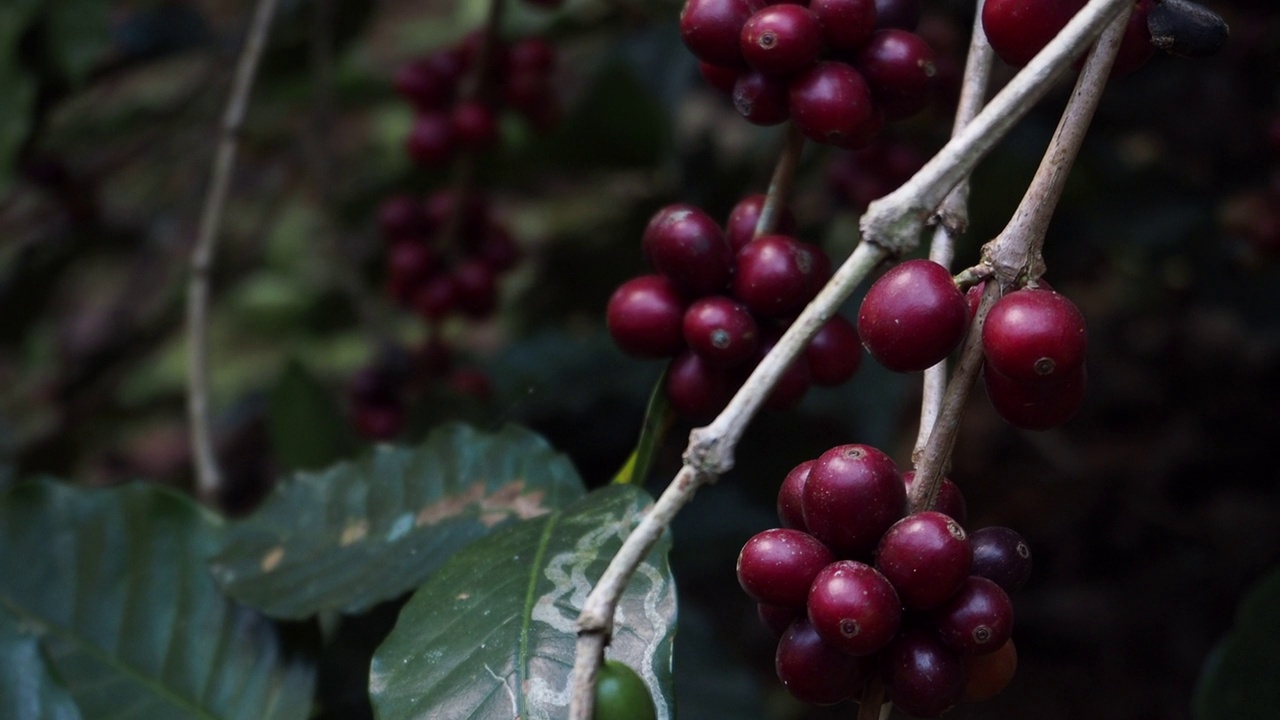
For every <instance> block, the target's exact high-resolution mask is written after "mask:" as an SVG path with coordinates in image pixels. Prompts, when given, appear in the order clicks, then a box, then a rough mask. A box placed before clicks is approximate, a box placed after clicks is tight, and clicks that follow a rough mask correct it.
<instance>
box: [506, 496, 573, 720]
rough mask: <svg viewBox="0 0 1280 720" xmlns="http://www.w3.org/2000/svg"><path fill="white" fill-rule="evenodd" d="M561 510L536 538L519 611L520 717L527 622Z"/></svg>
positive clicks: (526, 659) (526, 710) (523, 709)
mask: <svg viewBox="0 0 1280 720" xmlns="http://www.w3.org/2000/svg"><path fill="white" fill-rule="evenodd" d="M562 515H563V512H561V511H556V512H554V513H552V514H551V516H550V517H549V518H547V525H546V527H544V528H543V529H542V536H541V537H540V538H538V551H537V552H535V553H534V555H533V563H532V564H531V565H530V572H529V587H528V589H527V590H525V595H524V608H523V609H522V610H521V612H520V656H519V657H518V658H516V677H517V679H518V680H519V682H518V683H517V685H516V691H517V692H516V703H517V710H518V712H519V716H520V717H528V716H529V708H528V705H527V704H526V700H525V696H524V683H525V679H526V677H525V676H526V674H527V670H528V666H529V624H530V623H531V622H532V620H533V603H534V592H535V591H536V590H537V588H538V574H539V573H540V572H541V570H542V558H543V557H544V556H545V555H546V553H547V546H548V545H550V544H551V533H552V530H554V529H555V526H556V523H557V522H559V520H560V518H561V516H562Z"/></svg>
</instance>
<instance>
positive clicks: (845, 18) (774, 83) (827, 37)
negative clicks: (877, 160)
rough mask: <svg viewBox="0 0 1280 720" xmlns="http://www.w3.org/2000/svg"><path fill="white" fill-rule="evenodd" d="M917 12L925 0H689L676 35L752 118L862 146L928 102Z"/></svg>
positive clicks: (929, 66) (930, 55) (929, 85)
mask: <svg viewBox="0 0 1280 720" xmlns="http://www.w3.org/2000/svg"><path fill="white" fill-rule="evenodd" d="M919 17H920V7H919V0H809V1H808V2H797V3H778V4H771V3H767V2H765V0H686V2H685V5H684V9H683V10H682V12H681V14H680V35H681V37H682V38H683V39H684V43H685V46H686V47H688V48H689V50H690V51H691V52H692V53H693V54H694V55H695V56H697V58H698V60H699V61H700V64H699V68H700V70H701V72H702V75H703V77H704V78H705V79H706V80H707V82H708V83H710V84H711V86H712V87H715V88H717V89H719V90H721V91H723V92H726V93H729V94H731V95H732V97H733V104H734V107H736V108H737V110H738V112H739V113H740V114H741V115H742V116H743V117H744V118H746V119H747V120H748V121H749V122H752V123H755V124H757V125H776V124H779V123H783V122H786V121H787V120H791V121H792V122H793V123H794V124H795V126H796V128H798V129H799V130H800V132H801V133H803V134H804V135H805V136H806V137H808V138H809V139H811V140H813V141H815V142H819V143H823V144H827V145H834V146H837V147H842V148H860V147H863V146H865V145H866V144H867V142H868V141H869V140H870V139H871V138H872V137H874V136H875V135H876V134H877V133H879V132H880V130H881V128H882V127H883V126H884V124H885V122H886V121H890V120H899V119H902V118H906V117H909V116H911V115H914V114H916V113H917V112H919V111H920V110H922V109H924V108H925V107H926V106H927V105H928V103H929V101H930V99H931V98H932V95H933V84H934V83H933V80H934V76H935V75H936V74H937V67H936V64H935V55H934V51H933V49H932V48H931V47H930V45H929V43H928V42H927V41H926V40H925V39H924V38H922V37H920V36H919V35H916V34H915V33H914V32H912V30H914V29H915V27H916V24H917V23H918V21H919Z"/></svg>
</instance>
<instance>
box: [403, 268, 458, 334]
mask: <svg viewBox="0 0 1280 720" xmlns="http://www.w3.org/2000/svg"><path fill="white" fill-rule="evenodd" d="M412 302H413V310H414V312H416V313H417V314H418V315H420V316H421V317H422V318H423V319H424V320H426V321H427V322H429V323H430V322H436V321H439V320H441V319H443V318H444V317H445V316H446V315H448V314H449V313H451V312H453V310H454V308H456V307H457V305H458V283H457V281H455V280H454V279H453V277H452V276H451V275H437V276H435V277H433V278H430V279H428V280H427V281H426V282H424V283H422V285H421V286H419V287H418V291H417V292H416V293H414V295H413V301H412Z"/></svg>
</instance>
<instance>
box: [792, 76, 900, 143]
mask: <svg viewBox="0 0 1280 720" xmlns="http://www.w3.org/2000/svg"><path fill="white" fill-rule="evenodd" d="M788 100H789V103H790V106H791V119H792V120H793V121H794V122H795V124H796V127H797V128H799V129H800V132H802V133H804V135H805V137H807V138H809V139H811V140H814V141H815V142H820V143H823V144H826V145H835V146H836V147H842V148H846V149H853V148H860V147H862V146H864V145H866V144H867V141H869V140H870V139H871V136H872V135H874V134H875V132H876V130H877V129H878V128H876V127H875V122H874V119H873V108H872V103H871V90H870V88H868V86H867V83H866V80H864V79H863V77H862V75H861V74H859V73H858V71H857V70H854V69H853V68H852V67H850V66H849V65H846V64H844V63H842V62H837V61H834V60H826V61H823V62H820V63H817V64H815V65H814V66H812V67H811V68H809V69H808V70H806V71H805V72H803V73H801V74H800V75H798V76H796V77H795V79H793V80H792V81H791V86H790V90H789V96H788Z"/></svg>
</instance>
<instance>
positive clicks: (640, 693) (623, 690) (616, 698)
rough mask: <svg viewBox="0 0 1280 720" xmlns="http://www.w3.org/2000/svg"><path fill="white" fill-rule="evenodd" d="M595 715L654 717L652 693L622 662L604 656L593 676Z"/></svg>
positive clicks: (609, 719)
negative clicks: (601, 664)
mask: <svg viewBox="0 0 1280 720" xmlns="http://www.w3.org/2000/svg"><path fill="white" fill-rule="evenodd" d="M595 717H596V718H600V720H656V718H657V711H656V710H655V709H654V707H653V696H651V695H650V694H649V688H648V687H646V686H645V684H644V680H642V679H641V678H640V676H639V675H637V674H636V671H635V670H632V669H631V668H630V667H628V666H627V664H626V663H620V662H618V661H617V660H607V661H605V664H604V666H603V667H601V668H600V674H599V676H598V677H596V707H595Z"/></svg>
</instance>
